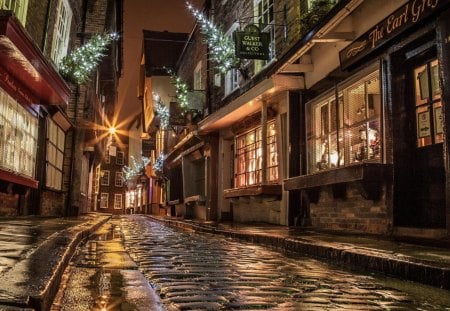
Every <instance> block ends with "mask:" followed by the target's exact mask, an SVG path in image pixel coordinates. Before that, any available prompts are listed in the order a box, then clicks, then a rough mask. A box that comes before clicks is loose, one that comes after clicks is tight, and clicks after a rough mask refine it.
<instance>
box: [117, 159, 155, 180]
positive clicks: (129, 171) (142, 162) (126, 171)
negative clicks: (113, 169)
mask: <svg viewBox="0 0 450 311" xmlns="http://www.w3.org/2000/svg"><path fill="white" fill-rule="evenodd" d="M130 160H131V164H130V165H129V166H128V165H126V166H124V167H123V169H122V171H123V180H124V181H125V182H128V181H129V180H131V179H133V178H134V177H136V176H139V175H141V174H143V173H144V172H145V167H146V166H147V165H148V164H150V162H151V160H150V158H148V157H144V156H142V155H141V157H140V159H139V160H138V159H136V158H135V157H134V156H130Z"/></svg>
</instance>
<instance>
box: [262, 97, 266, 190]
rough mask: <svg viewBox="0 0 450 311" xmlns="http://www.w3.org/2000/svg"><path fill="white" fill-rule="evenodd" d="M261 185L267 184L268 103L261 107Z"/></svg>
mask: <svg viewBox="0 0 450 311" xmlns="http://www.w3.org/2000/svg"><path fill="white" fill-rule="evenodd" d="M261 183H262V184H263V185H265V184H267V101H266V100H265V99H263V100H262V107H261Z"/></svg>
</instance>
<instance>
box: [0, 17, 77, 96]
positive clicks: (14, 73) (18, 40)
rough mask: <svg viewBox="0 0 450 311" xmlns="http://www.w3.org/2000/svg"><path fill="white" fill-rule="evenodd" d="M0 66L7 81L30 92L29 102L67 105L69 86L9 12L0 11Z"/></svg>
mask: <svg viewBox="0 0 450 311" xmlns="http://www.w3.org/2000/svg"><path fill="white" fill-rule="evenodd" d="M0 67H1V68H2V71H4V77H2V79H3V80H4V81H5V82H6V83H7V84H8V81H9V80H14V85H18V84H20V88H23V89H25V90H27V91H28V92H29V93H30V94H32V96H31V97H30V101H32V102H30V103H29V104H39V105H67V103H68V101H69V95H70V88H69V86H68V85H67V84H66V83H65V81H64V80H63V79H62V77H61V76H60V75H59V73H58V72H57V70H56V69H55V67H54V66H53V65H52V64H51V63H50V62H49V61H48V60H47V59H46V58H45V56H44V55H43V54H42V52H41V51H40V49H39V48H38V47H37V46H36V44H35V43H34V42H33V40H32V39H31V38H30V37H29V36H28V34H27V33H26V32H25V30H24V28H23V27H22V25H21V24H20V22H19V21H18V20H17V19H16V18H15V17H14V16H13V15H12V14H11V13H10V12H9V11H0ZM22 95H23V94H22ZM34 101H37V102H34Z"/></svg>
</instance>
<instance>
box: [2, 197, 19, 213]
mask: <svg viewBox="0 0 450 311" xmlns="http://www.w3.org/2000/svg"><path fill="white" fill-rule="evenodd" d="M0 202H1V203H0V216H17V213H18V205H19V195H18V194H8V193H4V192H0Z"/></svg>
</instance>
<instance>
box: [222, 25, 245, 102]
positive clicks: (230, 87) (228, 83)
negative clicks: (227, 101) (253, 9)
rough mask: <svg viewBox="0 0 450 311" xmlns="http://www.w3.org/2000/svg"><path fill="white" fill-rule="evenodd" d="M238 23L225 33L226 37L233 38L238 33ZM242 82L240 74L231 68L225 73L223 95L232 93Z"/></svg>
mask: <svg viewBox="0 0 450 311" xmlns="http://www.w3.org/2000/svg"><path fill="white" fill-rule="evenodd" d="M238 29H239V23H237V22H235V23H233V25H231V27H230V28H229V29H228V31H227V32H226V33H225V35H226V36H228V37H230V38H233V37H234V33H235V32H236V31H238ZM241 81H242V77H241V74H240V73H239V70H237V69H236V68H232V69H230V70H228V71H227V72H226V73H225V83H224V95H225V96H227V95H229V94H231V93H233V92H234V91H235V90H237V89H238V88H239V84H240V83H241Z"/></svg>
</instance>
